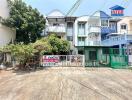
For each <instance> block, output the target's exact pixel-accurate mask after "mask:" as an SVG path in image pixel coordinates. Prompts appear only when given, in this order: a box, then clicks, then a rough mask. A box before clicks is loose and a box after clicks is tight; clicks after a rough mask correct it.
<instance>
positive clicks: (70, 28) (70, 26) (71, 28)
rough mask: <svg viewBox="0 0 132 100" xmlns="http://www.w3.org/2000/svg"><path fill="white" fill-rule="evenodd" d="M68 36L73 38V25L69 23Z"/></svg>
mask: <svg viewBox="0 0 132 100" xmlns="http://www.w3.org/2000/svg"><path fill="white" fill-rule="evenodd" d="M67 36H73V23H72V22H68V23H67Z"/></svg>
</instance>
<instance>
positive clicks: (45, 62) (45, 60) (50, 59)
mask: <svg viewBox="0 0 132 100" xmlns="http://www.w3.org/2000/svg"><path fill="white" fill-rule="evenodd" d="M58 62H59V56H55V55H54V56H52V55H48V56H43V57H42V59H41V65H42V66H53V65H54V66H55V65H56V64H57V63H58Z"/></svg>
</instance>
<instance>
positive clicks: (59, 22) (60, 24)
mask: <svg viewBox="0 0 132 100" xmlns="http://www.w3.org/2000/svg"><path fill="white" fill-rule="evenodd" d="M75 19H76V17H70V16H65V14H63V13H62V12H61V11H59V10H53V11H52V12H50V13H49V14H48V15H47V17H46V20H47V26H46V33H45V34H46V35H49V34H52V33H54V34H56V35H57V36H58V37H59V38H63V39H65V40H68V41H69V42H70V52H69V54H75V52H74V51H75V50H74V42H73V41H74V35H75V34H74V22H75Z"/></svg>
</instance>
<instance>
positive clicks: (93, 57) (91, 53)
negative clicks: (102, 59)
mask: <svg viewBox="0 0 132 100" xmlns="http://www.w3.org/2000/svg"><path fill="white" fill-rule="evenodd" d="M89 60H92V61H93V60H94V61H95V60H97V51H89Z"/></svg>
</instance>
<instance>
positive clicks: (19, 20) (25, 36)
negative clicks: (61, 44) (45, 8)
mask: <svg viewBox="0 0 132 100" xmlns="http://www.w3.org/2000/svg"><path fill="white" fill-rule="evenodd" d="M8 4H9V8H10V17H9V18H8V19H3V22H2V23H3V24H4V25H6V26H8V27H11V28H15V29H16V41H17V42H24V43H29V42H34V41H35V40H36V39H37V38H39V37H40V33H42V30H43V29H44V27H45V18H44V16H43V15H41V14H40V13H39V11H38V10H37V9H36V8H35V9H33V8H32V7H31V6H27V4H26V3H24V2H23V1H22V0H8Z"/></svg>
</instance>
